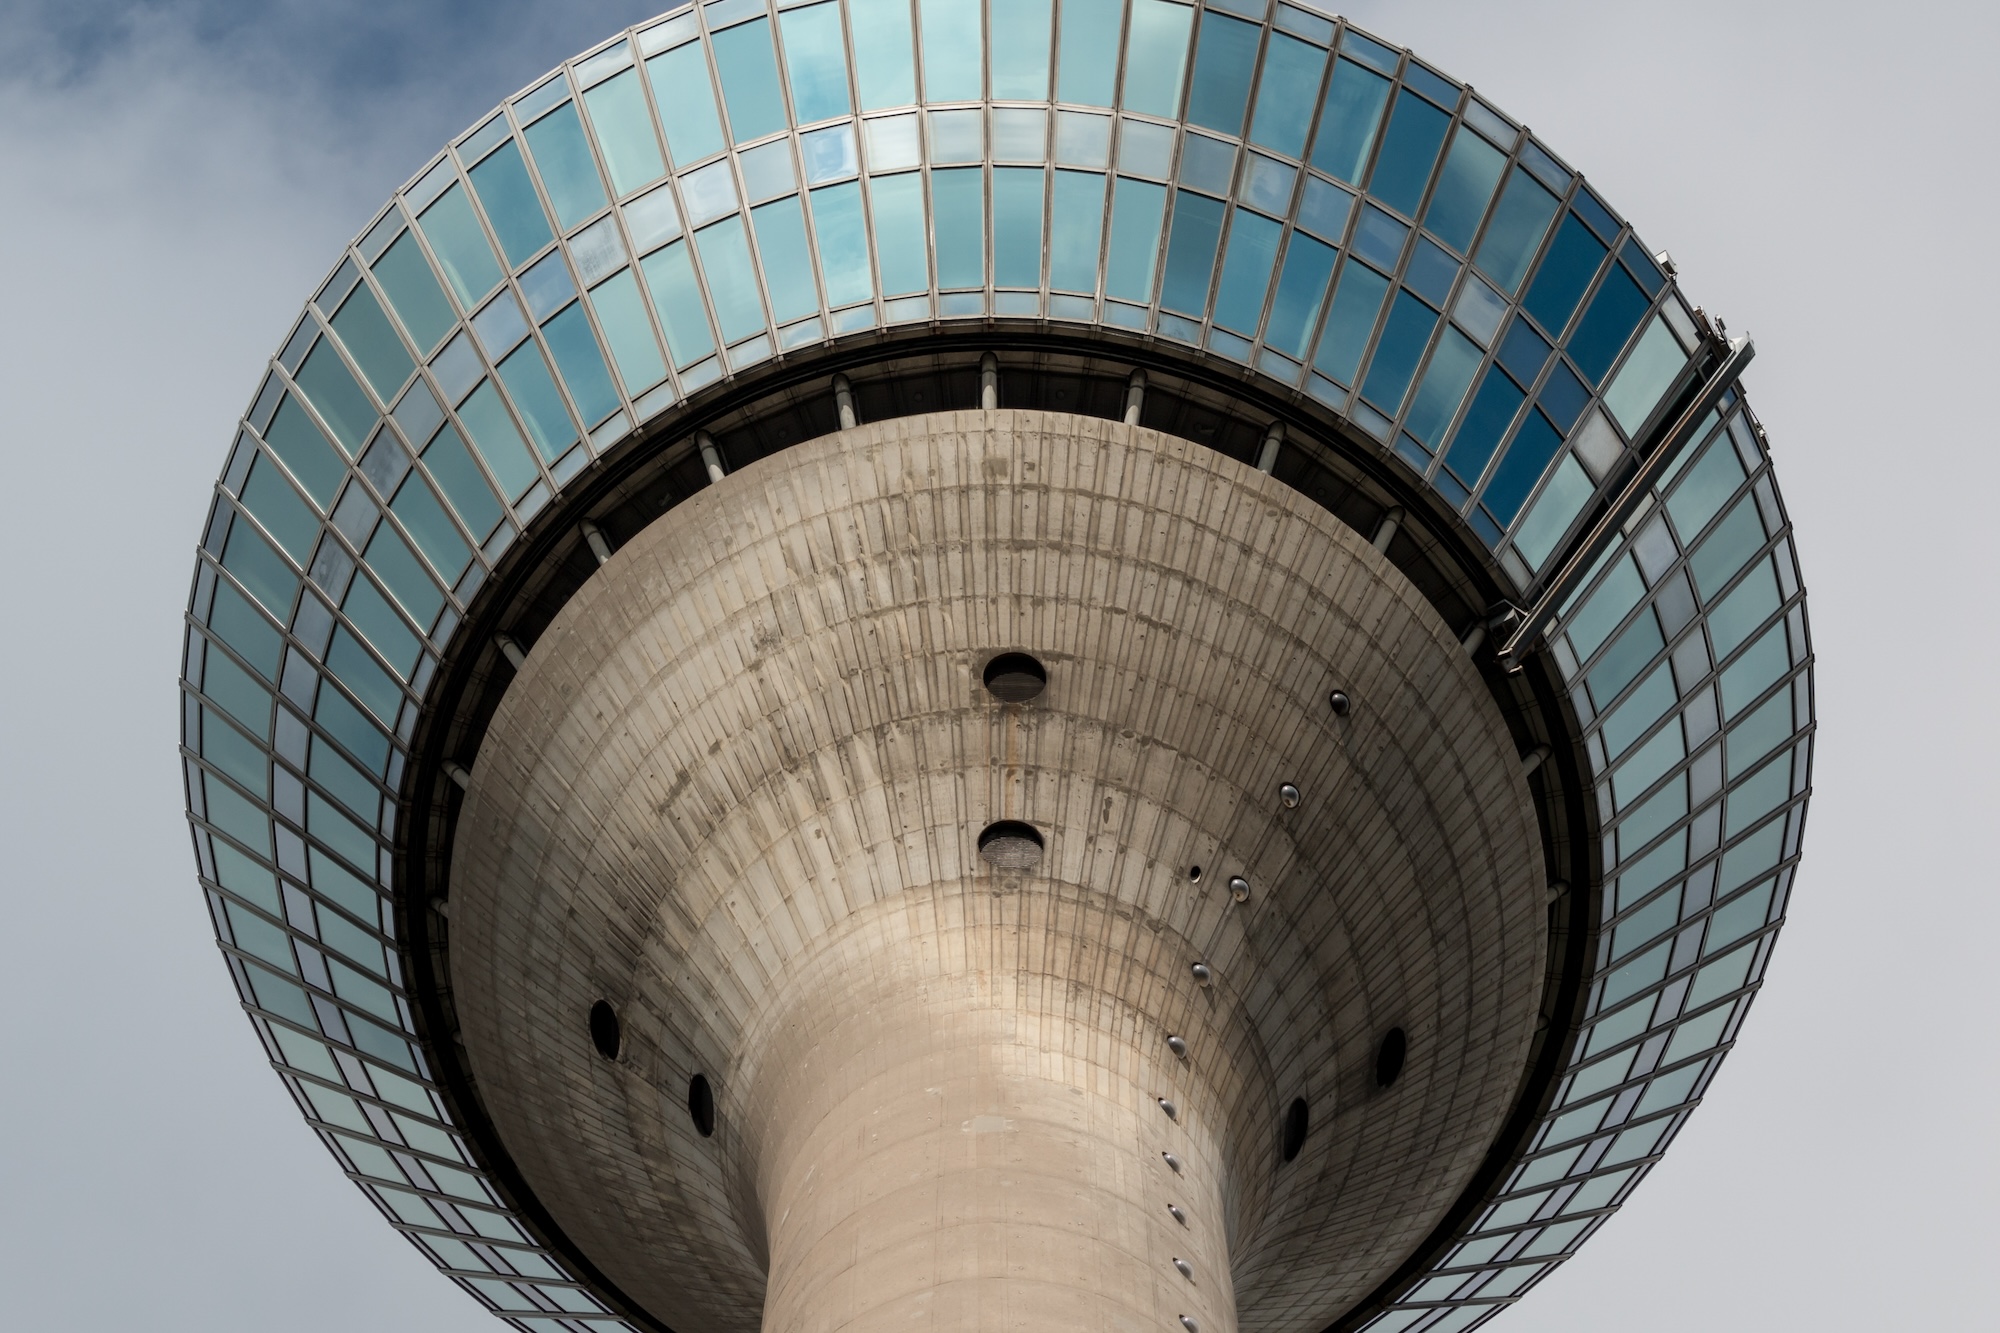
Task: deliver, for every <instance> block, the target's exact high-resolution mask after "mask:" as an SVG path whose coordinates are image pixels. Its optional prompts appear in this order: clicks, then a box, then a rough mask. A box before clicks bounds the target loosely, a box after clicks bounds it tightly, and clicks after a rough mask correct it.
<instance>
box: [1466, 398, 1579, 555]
mask: <svg viewBox="0 0 2000 1333" xmlns="http://www.w3.org/2000/svg"><path fill="white" fill-rule="evenodd" d="M1560 448H1562V432H1561V431H1559V430H1557V429H1556V428H1555V427H1554V426H1552V425H1550V424H1549V419H1548V418H1547V417H1545V416H1543V415H1542V414H1541V413H1540V412H1530V413H1528V416H1527V420H1525V421H1523V422H1522V423H1521V429H1520V431H1519V433H1517V434H1516V435H1515V436H1514V443H1513V444H1512V445H1510V446H1508V449H1507V456H1506V457H1505V458H1503V459H1501V460H1500V467H1499V470H1498V471H1496V472H1494V474H1493V480H1492V481H1490V482H1488V483H1487V486H1486V493H1485V494H1484V495H1482V496H1481V497H1480V500H1481V502H1482V503H1484V504H1485V506H1486V507H1487V508H1488V509H1490V510H1492V511H1493V517H1495V518H1497V519H1499V520H1500V525H1501V526H1502V527H1505V526H1506V525H1507V524H1509V523H1512V522H1513V521H1514V515H1516V514H1518V513H1520V512H1521V505H1522V503H1523V502H1524V501H1525V500H1526V499H1527V498H1528V496H1529V494H1530V493H1531V492H1532V491H1533V490H1534V489H1535V483H1536V482H1538V481H1540V480H1541V479H1542V473H1544V472H1546V471H1548V469H1549V461H1550V460H1551V459H1553V458H1554V457H1555V456H1556V450H1558V449H1560Z"/></svg>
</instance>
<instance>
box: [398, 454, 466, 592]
mask: <svg viewBox="0 0 2000 1333" xmlns="http://www.w3.org/2000/svg"><path fill="white" fill-rule="evenodd" d="M389 509H390V511H391V512H392V513H394V514H395V515H396V517H397V518H399V519H401V520H402V521H403V526H404V527H405V528H407V529H408V530H409V533H410V536H411V537H413V538H415V539H416V543H417V547H418V549H420V550H421V551H422V552H423V553H424V557H425V558H426V559H428V560H429V561H430V562H431V568H433V569H435V570H437V571H438V572H439V573H440V574H442V575H444V578H445V582H447V583H456V582H457V581H458V576H459V575H460V574H463V573H464V572H465V567H466V566H467V565H469V564H471V563H472V548H471V547H469V546H467V545H466V544H465V538H464V537H462V536H460V535H459V532H458V526H457V525H456V524H454V523H453V522H452V521H451V519H450V517H449V516H447V515H446V513H445V512H444V505H443V504H442V503H441V502H440V501H439V500H438V498H437V492H435V491H433V490H432V489H431V487H430V483H429V482H427V481H425V480H424V479H423V478H422V477H420V476H418V475H417V474H415V473H411V474H410V477H409V479H408V480H407V481H405V482H404V483H403V485H402V487H401V488H400V489H399V490H397V492H396V498H395V499H394V500H393V501H392V502H390V505H389Z"/></svg>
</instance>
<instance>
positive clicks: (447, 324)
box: [375, 232, 458, 352]
mask: <svg viewBox="0 0 2000 1333" xmlns="http://www.w3.org/2000/svg"><path fill="white" fill-rule="evenodd" d="M375 280H376V281H377V282H379V283H381V284H382V290H383V291H385V292H387V293H388V296H389V304H390V306H392V307H393V308H394V309H395V311H396V317H397V318H398V319H400V320H402V321H403V328H404V330H405V331H406V332H407V333H408V334H409V335H410V340H411V341H412V342H414V343H416V345H417V347H418V349H419V350H420V351H426V352H427V351H429V350H430V349H431V348H433V347H435V346H437V344H438V340H439V339H441V338H443V337H444V335H445V334H447V333H449V332H451V326H452V325H453V324H454V323H455V322H457V319H458V316H457V315H455V314H453V313H452V309H451V302H449V301H447V300H445V296H444V289H443V288H442V287H440V286H438V280H437V276H436V275H435V274H433V273H432V272H431V266H430V261H428V260H426V259H425V258H424V252H423V249H422V248H421V247H420V246H418V244H417V242H416V238H415V237H413V236H411V235H410V234H409V233H408V232H404V233H403V234H402V235H401V236H398V237H397V238H396V243H395V244H394V245H392V246H390V247H389V248H388V250H387V251H386V252H385V253H384V254H383V255H382V257H381V258H380V259H378V260H376V261H375Z"/></svg>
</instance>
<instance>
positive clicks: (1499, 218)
mask: <svg viewBox="0 0 2000 1333" xmlns="http://www.w3.org/2000/svg"><path fill="white" fill-rule="evenodd" d="M1555 215H1556V197H1555V196H1554V195H1552V194H1550V193H1549V192H1548V191H1547V190H1545V189H1543V188H1542V186H1541V184H1540V183H1539V182H1538V181H1536V180H1535V178H1534V177H1533V176H1530V175H1529V174H1528V173H1527V172H1526V171H1524V170H1523V169H1522V168H1520V167H1516V168H1514V174H1513V175H1512V176H1510V177H1508V178H1507V188H1506V189H1505V190H1503V191H1501V193H1500V202H1499V204H1498V205H1496V206H1495V207H1494V209H1493V221H1492V222H1490V223H1488V224H1487V228H1486V235H1484V236H1483V237H1481V238H1480V241H1479V253H1477V254H1475V255H1474V256H1473V257H1472V258H1473V262H1474V263H1476V264H1477V265H1479V268H1480V270H1481V271H1482V272H1484V273H1485V274H1486V276H1487V277H1489V278H1492V279H1493V280H1494V281H1495V282H1496V283H1498V284H1499V286H1500V290H1502V291H1504V292H1506V293H1507V294H1508V295H1510V296H1511V295H1513V294H1514V292H1515V291H1517V290H1518V289H1519V288H1520V286H1521V279H1522V278H1524V277H1526V276H1527V275H1528V265H1529V263H1530V262H1532V261H1533V259H1534V257H1535V251H1536V249H1538V248H1539V247H1540V246H1541V243H1542V236H1543V234H1544V233H1546V232H1547V231H1548V229H1549V223H1550V221H1551V220H1553V219H1554V217H1555Z"/></svg>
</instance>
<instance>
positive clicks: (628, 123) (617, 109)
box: [495, 69, 667, 230]
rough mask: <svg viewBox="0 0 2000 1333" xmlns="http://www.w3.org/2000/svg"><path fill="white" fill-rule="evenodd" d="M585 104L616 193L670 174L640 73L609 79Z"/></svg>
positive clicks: (596, 88)
mask: <svg viewBox="0 0 2000 1333" xmlns="http://www.w3.org/2000/svg"><path fill="white" fill-rule="evenodd" d="M583 102H584V105H585V106H586V107H587V108H589V111H590V125H591V128H592V129H594V130H596V131H597V146H598V147H599V148H601V149H603V150H604V165H605V166H606V167H607V168H609V169H610V171H611V188H612V191H613V193H615V194H618V195H621V196H622V195H628V194H630V193H632V192H633V191H634V190H636V189H638V188H639V187H640V186H642V185H647V184H650V183H651V182H653V181H656V180H658V179H659V178H660V177H661V176H664V175H665V174H666V171H667V164H666V162H665V161H664V160H663V159H662V158H661V157H660V141H659V139H658V137H657V136H655V135H654V133H653V117H652V114H651V113H650V112H648V111H647V110H646V95H645V94H644V93H642V92H640V91H639V72H638V71H637V70H632V69H628V70H626V71H625V72H624V73H623V74H620V75H618V76H617V77H615V78H610V79H606V80H605V81H604V82H603V83H600V84H598V85H597V86H596V87H595V88H592V89H591V90H590V91H589V92H587V93H585V94H584V95H583ZM495 230H498V228H496V229H495Z"/></svg>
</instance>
